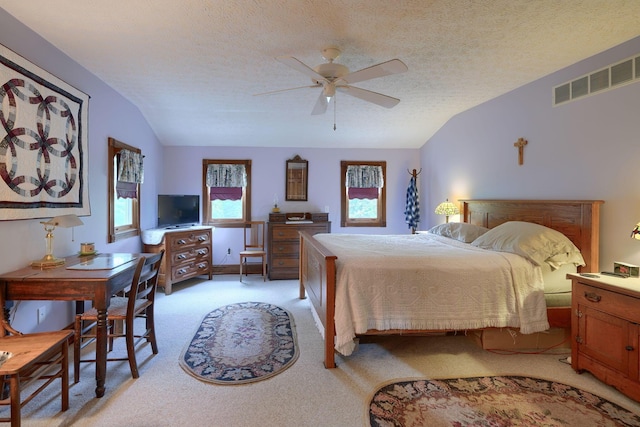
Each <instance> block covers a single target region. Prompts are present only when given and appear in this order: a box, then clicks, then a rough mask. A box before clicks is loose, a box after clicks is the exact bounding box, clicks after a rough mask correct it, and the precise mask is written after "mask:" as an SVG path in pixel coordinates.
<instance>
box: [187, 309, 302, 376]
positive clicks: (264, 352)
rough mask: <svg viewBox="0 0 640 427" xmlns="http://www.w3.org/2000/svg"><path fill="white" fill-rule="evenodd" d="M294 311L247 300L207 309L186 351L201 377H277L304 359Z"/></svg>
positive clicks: (191, 369)
mask: <svg viewBox="0 0 640 427" xmlns="http://www.w3.org/2000/svg"><path fill="white" fill-rule="evenodd" d="M298 354H299V353H298V346H297V343H296V331H295V325H294V323H293V316H291V314H289V312H288V311H286V310H285V309H283V308H280V307H277V306H275V305H271V304H266V303H261V302H243V303H238V304H231V305H227V306H225V307H221V308H218V309H216V310H214V311H212V312H211V313H209V314H207V315H206V316H205V317H204V319H203V320H202V324H201V325H200V326H199V327H198V330H197V331H196V333H195V336H194V337H193V339H192V340H191V342H190V343H189V344H188V345H187V347H186V348H185V349H184V351H183V352H182V354H181V355H180V366H182V368H183V369H184V370H185V371H186V372H187V373H189V374H191V375H193V376H194V377H196V378H197V379H199V380H201V381H206V382H210V383H215V384H245V383H250V382H254V381H260V380H264V379H267V378H269V377H272V376H274V375H276V374H279V373H280V372H282V371H284V370H285V369H287V368H288V367H289V366H291V365H293V363H294V362H295V361H296V360H297V359H298Z"/></svg>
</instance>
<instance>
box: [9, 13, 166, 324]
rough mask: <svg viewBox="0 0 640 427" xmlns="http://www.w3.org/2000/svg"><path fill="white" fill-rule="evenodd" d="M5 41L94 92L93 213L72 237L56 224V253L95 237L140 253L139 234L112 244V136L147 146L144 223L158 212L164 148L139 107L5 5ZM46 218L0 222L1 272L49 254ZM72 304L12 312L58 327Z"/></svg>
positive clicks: (24, 320)
mask: <svg viewBox="0 0 640 427" xmlns="http://www.w3.org/2000/svg"><path fill="white" fill-rule="evenodd" d="M0 22H1V23H2V25H0V43H2V44H3V45H4V46H6V47H8V48H9V49H11V50H13V51H14V52H16V53H18V54H20V55H22V56H23V57H25V58H27V59H28V60H29V61H31V62H33V63H34V64H36V65H37V66H39V67H40V68H43V69H44V70H46V71H48V72H49V73H51V74H53V75H55V76H56V77H58V78H60V79H62V80H64V81H65V82H67V83H69V84H70V85H72V86H74V87H76V88H77V89H79V90H81V91H83V92H85V93H87V94H89V96H90V97H91V99H90V101H89V114H88V116H89V125H88V129H89V136H88V150H89V193H90V194H89V202H90V205H91V216H87V217H83V218H82V221H83V222H84V226H81V227H77V228H76V229H75V230H74V234H75V241H74V242H72V241H71V232H70V230H68V229H56V230H55V232H54V235H55V240H54V242H55V245H54V246H55V247H54V253H55V254H56V255H58V256H62V255H68V254H71V253H74V252H76V251H77V250H78V249H79V247H80V242H86V241H90V242H95V244H96V248H97V249H98V251H100V252H135V251H139V250H140V248H141V244H140V239H138V238H131V239H127V240H125V241H122V242H118V243H114V244H107V230H108V224H107V221H108V218H107V188H108V187H107V138H108V137H114V138H116V139H119V140H121V141H123V142H126V143H127V144H130V145H133V146H137V147H139V148H140V149H142V152H143V154H144V155H145V173H146V179H145V182H144V184H143V185H142V194H141V202H142V211H143V219H142V226H143V227H144V228H150V227H152V226H153V225H154V219H153V217H149V216H148V215H146V216H145V215H144V212H145V211H146V210H147V207H149V206H155V204H156V201H155V200H156V194H157V180H156V179H155V178H156V177H157V176H159V175H160V173H159V168H158V166H159V165H161V164H162V156H163V152H162V150H161V147H160V145H159V143H158V141H157V139H156V137H155V135H154V134H153V132H152V131H151V129H150V127H149V126H148V124H147V122H146V120H145V119H144V117H142V114H141V113H140V111H139V110H138V109H137V108H136V107H135V106H134V105H132V104H131V103H130V102H128V101H127V100H126V99H124V98H123V97H122V96H121V95H119V94H118V93H117V92H115V91H114V90H113V89H111V88H110V87H109V86H107V85H106V84H105V83H104V82H102V81H101V80H99V79H98V78H97V77H96V76H94V75H93V74H91V73H89V72H88V71H87V70H86V69H84V68H82V67H81V66H80V65H78V64H77V63H76V62H74V61H72V60H71V59H70V58H68V57H67V56H66V55H64V54H63V53H62V52H61V51H59V50H58V49H56V48H55V47H53V46H52V45H51V44H50V43H48V42H47V41H46V40H44V39H42V38H41V37H40V36H38V35H37V34H35V33H34V32H32V31H31V30H29V29H28V28H26V27H25V26H23V25H22V24H21V23H20V22H18V21H16V20H15V19H14V18H13V17H12V16H11V15H9V14H7V13H6V12H5V11H4V10H2V9H0ZM40 221H41V219H34V220H20V221H0V240H1V242H2V244H1V245H0V271H2V272H8V271H11V270H14V269H17V268H21V267H24V266H25V265H29V263H30V262H31V261H32V260H34V259H39V258H41V257H42V256H43V255H44V253H45V247H44V235H45V234H44V229H43V227H42V225H41V224H40ZM43 305H46V306H48V307H49V309H48V310H47V312H48V313H49V314H48V315H47V317H46V320H45V322H44V323H41V324H40V325H35V323H36V309H37V308H38V307H41V306H43ZM71 316H72V305H71V304H69V303H61V302H60V303H52V302H42V301H40V302H28V301H26V302H21V303H20V304H18V305H17V309H16V310H15V313H14V316H13V318H12V319H13V324H14V325H15V326H16V327H17V328H18V329H22V330H23V331H25V332H29V331H31V330H46V329H58V328H60V327H64V326H66V325H68V324H69V322H70V321H71V319H72V317H71Z"/></svg>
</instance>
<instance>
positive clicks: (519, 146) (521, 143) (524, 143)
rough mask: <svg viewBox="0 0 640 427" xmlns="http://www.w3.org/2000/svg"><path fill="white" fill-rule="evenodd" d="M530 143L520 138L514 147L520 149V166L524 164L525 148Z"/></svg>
mask: <svg viewBox="0 0 640 427" xmlns="http://www.w3.org/2000/svg"><path fill="white" fill-rule="evenodd" d="M528 143H529V142H528V141H527V140H526V139H524V138H518V141H516V142H514V143H513V146H514V147H518V164H519V165H522V164H524V146H525V145H527V144H528Z"/></svg>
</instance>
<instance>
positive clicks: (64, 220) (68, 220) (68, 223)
mask: <svg viewBox="0 0 640 427" xmlns="http://www.w3.org/2000/svg"><path fill="white" fill-rule="evenodd" d="M42 224H44V225H53V226H55V227H62V228H69V227H78V226H79V225H84V222H82V220H81V219H80V218H78V217H77V216H76V215H74V214H70V215H60V216H56V217H54V218H51V219H50V220H49V221H44V222H42Z"/></svg>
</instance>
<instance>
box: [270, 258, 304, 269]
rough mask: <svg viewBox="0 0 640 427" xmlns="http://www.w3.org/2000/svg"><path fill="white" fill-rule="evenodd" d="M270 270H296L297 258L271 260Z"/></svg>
mask: <svg viewBox="0 0 640 427" xmlns="http://www.w3.org/2000/svg"><path fill="white" fill-rule="evenodd" d="M271 263H272V265H271V266H270V268H274V269H278V268H296V269H297V268H298V258H297V257H296V258H272V260H271Z"/></svg>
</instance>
